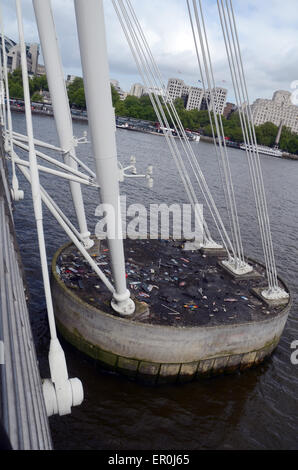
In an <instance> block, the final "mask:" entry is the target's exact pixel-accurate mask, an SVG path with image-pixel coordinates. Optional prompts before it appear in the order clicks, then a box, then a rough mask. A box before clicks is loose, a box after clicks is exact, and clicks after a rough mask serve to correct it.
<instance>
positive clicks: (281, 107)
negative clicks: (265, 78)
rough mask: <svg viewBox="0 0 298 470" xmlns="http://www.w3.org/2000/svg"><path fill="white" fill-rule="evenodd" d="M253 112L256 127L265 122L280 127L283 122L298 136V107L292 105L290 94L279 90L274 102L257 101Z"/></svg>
mask: <svg viewBox="0 0 298 470" xmlns="http://www.w3.org/2000/svg"><path fill="white" fill-rule="evenodd" d="M251 110H252V115H253V118H254V123H255V125H256V126H260V125H261V124H264V123H265V122H272V123H273V124H275V125H276V126H279V125H280V124H281V122H282V123H283V125H284V126H286V127H289V128H290V129H291V131H292V132H295V133H296V134H298V106H295V105H293V104H292V102H291V93H290V92H288V91H283V90H278V91H276V92H275V93H274V95H273V98H272V100H269V99H257V100H256V101H255V102H254V103H253V105H252V106H251Z"/></svg>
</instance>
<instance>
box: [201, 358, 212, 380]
mask: <svg viewBox="0 0 298 470" xmlns="http://www.w3.org/2000/svg"><path fill="white" fill-rule="evenodd" d="M213 364H214V359H205V360H203V361H200V363H199V365H198V370H197V377H209V376H210V374H211V371H212V368H213Z"/></svg>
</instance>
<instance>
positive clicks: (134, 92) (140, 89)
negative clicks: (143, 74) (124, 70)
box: [129, 83, 145, 98]
mask: <svg viewBox="0 0 298 470" xmlns="http://www.w3.org/2000/svg"><path fill="white" fill-rule="evenodd" d="M144 93H145V87H144V86H143V85H142V84H141V83H134V84H133V85H132V86H131V88H130V92H129V94H130V95H131V96H136V97H137V98H141V96H143V95H144Z"/></svg>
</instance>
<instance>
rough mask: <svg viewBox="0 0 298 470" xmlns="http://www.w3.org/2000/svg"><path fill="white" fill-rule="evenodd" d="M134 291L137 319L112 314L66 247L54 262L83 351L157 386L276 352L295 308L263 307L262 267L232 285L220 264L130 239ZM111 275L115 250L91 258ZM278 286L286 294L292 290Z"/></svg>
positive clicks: (69, 327)
mask: <svg viewBox="0 0 298 470" xmlns="http://www.w3.org/2000/svg"><path fill="white" fill-rule="evenodd" d="M125 252H126V260H127V262H126V269H127V282H128V287H129V288H130V289H131V294H132V297H133V298H134V300H135V302H136V306H137V308H136V312H135V314H134V316H133V317H132V318H129V319H127V318H121V317H119V316H118V315H117V314H115V312H113V310H112V309H111V307H110V302H109V301H110V297H111V296H110V293H109V292H108V291H107V290H106V289H105V288H104V286H102V284H101V283H100V281H99V280H98V278H97V277H96V276H95V275H94V274H93V273H92V270H91V268H90V269H89V268H88V265H87V264H86V263H85V262H84V261H83V259H82V258H81V257H80V255H79V253H78V252H77V250H76V248H75V247H74V246H73V245H72V244H71V243H68V244H67V245H65V246H63V247H61V248H60V249H59V250H58V251H57V252H56V254H55V256H54V258H53V262H52V292H53V301H54V309H55V316H56V320H57V326H58V329H59V331H60V333H61V334H62V336H63V337H64V338H65V339H66V340H67V341H68V342H70V343H71V344H72V345H73V346H75V347H76V348H77V349H79V350H80V351H82V352H83V353H85V354H87V355H88V356H90V357H92V358H93V359H95V360H97V361H99V363H100V364H101V365H102V366H103V367H106V368H109V369H113V370H116V371H118V372H119V373H123V374H125V375H128V376H130V377H134V378H137V379H141V380H145V381H147V382H150V383H168V382H177V381H179V382H185V381H190V380H193V379H195V378H197V377H200V376H208V375H215V374H220V373H224V372H234V371H237V370H243V369H245V368H247V367H250V366H253V365H255V364H258V363H260V362H262V361H263V360H264V359H265V358H266V357H267V356H269V355H270V354H271V353H272V351H273V350H274V348H275V347H276V346H277V344H278V342H279V339H280V336H281V334H282V332H283V329H284V326H285V323H286V320H287V317H288V313H289V310H290V307H291V298H290V297H289V299H288V300H287V302H286V303H285V304H283V305H271V306H270V305H268V304H266V303H264V302H262V301H260V300H259V299H258V298H257V297H256V295H255V294H254V292H253V289H254V288H257V289H260V288H262V287H266V279H265V277H264V273H265V270H264V267H263V266H262V265H261V264H260V263H257V262H255V261H253V260H250V263H251V264H253V267H254V273H255V276H252V278H248V279H243V278H241V279H240V278H239V279H235V278H233V277H232V276H231V275H230V274H229V273H228V272H226V271H225V270H224V269H223V268H222V266H221V265H220V262H219V261H220V260H219V259H218V258H217V257H212V256H207V255H206V254H202V253H200V252H199V251H183V243H182V242H175V241H160V240H134V241H131V240H126V241H125ZM93 256H94V259H95V260H96V262H97V263H98V265H99V266H100V267H101V268H102V269H104V270H105V273H106V274H107V275H108V276H111V275H110V269H109V260H108V248H107V247H106V245H105V244H104V243H102V244H101V251H100V253H97V254H96V253H95V254H93ZM279 283H280V286H281V287H282V288H284V289H285V290H286V291H288V290H287V287H286V285H285V283H284V282H283V281H282V280H281V279H280V278H279Z"/></svg>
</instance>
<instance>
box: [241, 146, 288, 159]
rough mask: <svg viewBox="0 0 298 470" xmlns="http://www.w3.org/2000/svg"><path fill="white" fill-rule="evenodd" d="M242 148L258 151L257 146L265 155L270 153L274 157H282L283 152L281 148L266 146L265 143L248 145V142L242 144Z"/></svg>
mask: <svg viewBox="0 0 298 470" xmlns="http://www.w3.org/2000/svg"><path fill="white" fill-rule="evenodd" d="M240 148H241V150H252V151H256V148H257V150H258V152H259V153H262V154H264V155H270V156H272V157H282V155H283V153H282V152H281V150H278V149H273V148H271V147H266V146H265V145H257V146H255V145H248V144H241V145H240Z"/></svg>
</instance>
